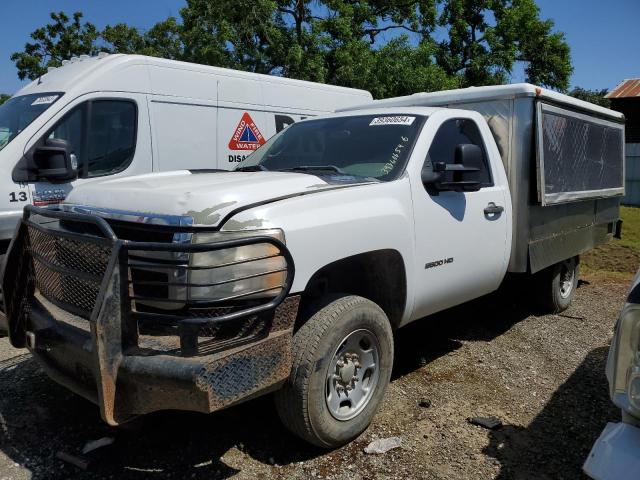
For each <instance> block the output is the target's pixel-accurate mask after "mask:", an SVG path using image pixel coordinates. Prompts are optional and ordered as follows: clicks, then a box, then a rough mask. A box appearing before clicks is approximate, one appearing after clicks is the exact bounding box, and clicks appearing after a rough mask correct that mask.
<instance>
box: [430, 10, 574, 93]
mask: <svg viewBox="0 0 640 480" xmlns="http://www.w3.org/2000/svg"><path fill="white" fill-rule="evenodd" d="M491 18H493V20H491V21H490V20H489V19H491ZM438 24H439V25H440V26H441V27H443V28H446V29H448V38H447V39H446V40H443V41H442V42H440V45H439V49H438V52H437V54H436V57H437V59H438V64H439V65H442V66H443V67H444V68H445V71H446V72H447V73H448V74H450V75H456V76H459V77H460V81H461V84H462V85H463V86H478V85H494V84H500V83H505V82H506V81H507V80H508V78H509V74H510V73H511V71H512V69H513V66H514V64H515V63H516V62H523V63H524V66H525V67H524V69H525V73H526V75H527V81H529V82H531V83H535V84H539V85H544V86H548V87H552V88H556V89H558V90H566V89H567V87H568V86H569V77H570V76H571V72H572V71H573V68H572V67H571V56H570V51H569V45H567V43H566V42H565V39H564V34H562V33H554V32H553V26H554V24H553V21H551V20H541V19H540V9H539V8H538V6H537V5H536V3H535V1H534V0H444V8H443V10H442V13H441V14H440V16H439V18H438Z"/></svg>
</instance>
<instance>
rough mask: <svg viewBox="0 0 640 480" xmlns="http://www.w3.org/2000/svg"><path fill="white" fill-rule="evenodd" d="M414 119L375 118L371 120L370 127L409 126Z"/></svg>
mask: <svg viewBox="0 0 640 480" xmlns="http://www.w3.org/2000/svg"><path fill="white" fill-rule="evenodd" d="M415 119H416V117H407V116H406V115H395V116H388V117H376V118H374V119H373V120H371V123H370V124H369V126H370V127H372V126H375V125H411V124H412V123H413V121H414V120H415Z"/></svg>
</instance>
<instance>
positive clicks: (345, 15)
mask: <svg viewBox="0 0 640 480" xmlns="http://www.w3.org/2000/svg"><path fill="white" fill-rule="evenodd" d="M51 18H52V20H53V22H52V23H51V24H49V25H47V26H45V27H43V28H40V29H38V30H36V31H35V32H33V33H32V35H31V36H32V39H33V40H34V42H33V43H27V44H26V45H25V51H24V52H16V53H15V54H13V56H12V59H13V60H14V61H15V62H16V66H17V67H18V74H19V76H20V78H25V77H29V78H36V77H38V76H39V75H41V74H42V73H43V72H44V71H46V67H47V66H57V65H59V64H60V62H61V61H62V59H64V58H68V57H69V56H71V55H78V54H83V53H89V54H90V53H95V52H97V51H98V50H105V51H109V52H118V53H139V54H144V55H152V56H159V57H164V58H171V59H179V60H185V61H190V62H196V63H202V64H208V65H217V66H222V67H227V68H235V69H240V70H246V71H251V72H257V73H265V74H275V75H283V76H287V77H292V78H299V79H304V80H311V81H317V82H325V83H331V84H337V85H343V86H349V87H357V88H364V89H367V90H370V91H371V92H372V93H373V95H374V96H375V97H378V98H379V97H387V96H394V95H404V94H410V93H414V92H416V91H431V90H440V89H447V88H456V87H461V86H470V85H486V84H496V83H505V82H506V81H508V80H509V76H510V73H511V71H512V69H513V67H514V65H515V64H516V63H517V62H523V63H524V65H525V72H526V74H527V76H528V78H529V79H530V80H531V81H532V82H535V83H539V84H542V85H545V86H549V87H552V88H557V89H560V90H563V89H566V87H567V85H568V78H569V75H570V73H571V64H570V52H569V47H568V45H567V44H566V42H565V40H564V36H563V34H561V33H556V32H553V22H551V21H550V20H542V19H540V11H539V9H538V7H537V5H536V4H535V1H534V0H409V1H407V0H387V1H382V0H361V1H353V0H313V1H311V0H216V1H213V0H186V6H185V7H184V8H182V9H181V11H180V19H176V18H173V17H170V18H168V19H167V20H165V21H163V22H160V23H158V24H156V25H154V26H153V27H152V28H151V29H149V30H147V31H145V32H141V31H140V30H138V29H137V28H135V27H132V26H129V25H126V24H124V23H120V24H116V25H113V26H107V27H105V28H104V29H103V30H102V31H101V32H99V31H97V29H96V28H95V26H94V25H92V24H90V23H84V24H82V23H81V22H80V19H81V18H82V14H80V13H76V14H74V16H73V20H70V19H69V18H68V17H67V16H66V15H65V14H64V13H62V12H60V13H57V14H52V16H51ZM436 31H438V32H446V38H445V39H443V40H441V41H436V40H435V37H436V36H439V35H436Z"/></svg>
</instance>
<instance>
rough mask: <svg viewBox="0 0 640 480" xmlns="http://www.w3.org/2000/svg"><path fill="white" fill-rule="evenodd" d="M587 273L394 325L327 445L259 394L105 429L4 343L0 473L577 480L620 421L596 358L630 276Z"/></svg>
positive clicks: (0, 348) (0, 353)
mask: <svg viewBox="0 0 640 480" xmlns="http://www.w3.org/2000/svg"><path fill="white" fill-rule="evenodd" d="M587 279H588V280H590V282H589V283H582V284H581V286H580V288H579V290H578V293H577V299H576V302H575V304H574V305H573V306H572V307H571V308H570V309H569V310H568V311H567V312H565V313H564V314H562V315H547V316H536V315H535V314H534V313H533V312H532V311H531V309H530V308H529V307H526V305H527V301H526V292H522V291H521V292H513V291H512V292H501V293H499V294H496V295H493V296H491V297H487V298H485V299H482V300H480V301H476V302H473V303H472V304H469V305H466V306H464V307H461V308H458V309H455V310H453V311H450V312H447V313H446V314H443V315H439V316H437V317H434V318H431V319H427V320H425V321H422V322H418V323H417V324H415V326H410V327H408V328H407V329H405V330H404V331H401V332H399V335H398V338H397V347H396V352H397V358H396V365H395V371H394V375H393V381H392V383H391V386H390V387H389V390H388V391H387V395H386V401H385V403H384V405H383V408H382V410H381V412H380V413H379V414H378V416H377V417H376V419H375V421H374V423H373V425H372V426H371V427H370V428H369V430H368V431H367V432H365V433H364V435H362V437H361V438H359V439H357V440H356V441H355V442H353V443H352V444H350V445H348V446H346V447H344V448H342V449H339V450H336V451H333V452H325V451H321V450H318V449H315V448H312V447H309V446H307V445H305V444H303V443H302V442H301V441H299V440H297V439H296V438H294V437H292V436H291V435H290V434H289V433H287V431H285V430H284V428H283V427H282V426H281V425H280V423H279V421H278V419H277V416H276V413H275V409H274V408H273V406H272V403H271V399H270V398H268V397H267V398H263V399H258V400H255V401H252V402H249V403H246V404H244V405H241V406H238V407H235V408H231V409H229V410H227V411H223V412H219V413H215V414H212V415H199V414H190V413H179V412H168V413H160V414H154V415H150V416H147V417H145V418H143V419H142V420H141V421H139V422H137V423H134V424H133V425H131V426H130V427H129V428H127V429H124V430H113V429H110V428H108V427H107V426H105V425H104V424H103V423H102V422H101V420H100V418H99V416H98V411H97V409H96V408H95V407H94V406H93V405H91V404H89V403H88V402H86V401H85V400H83V399H81V398H80V397H78V396H75V395H74V394H72V393H70V392H68V391H66V390H65V389H64V388H62V387H60V386H58V385H56V384H55V383H53V382H52V381H50V380H49V379H48V378H47V377H46V376H45V375H44V374H43V373H42V372H41V371H40V369H39V368H38V367H37V365H36V364H35V363H34V361H33V360H32V359H31V358H30V357H29V355H28V354H26V352H25V351H18V350H13V349H12V348H11V347H9V346H8V343H7V341H6V339H2V340H0V392H1V393H0V429H1V430H0V479H2V478H12V479H13V478H17V479H22V478H34V479H40V478H42V479H44V478H46V479H58V478H59V479H63V478H64V479H66V478H74V479H89V478H207V479H211V478H229V477H233V478H238V479H245V478H247V479H248V478H265V479H271V478H273V479H289V478H300V479H308V478H313V477H318V478H336V479H341V478H345V479H346V478H349V479H351V478H354V479H373V478H381V479H382V478H402V479H406V478H412V479H413V478H434V479H451V478H456V479H458V478H465V479H466V478H473V479H485V478H501V479H511V478H514V479H547V478H549V479H551V478H553V479H558V478H567V479H569V478H570V479H573V478H580V476H581V465H582V462H583V461H584V458H585V456H586V455H587V453H588V451H589V449H590V447H591V444H592V443H593V441H594V440H595V439H596V438H597V436H598V435H599V433H600V431H601V430H602V428H603V427H604V425H605V423H606V422H607V421H610V420H617V419H618V417H619V413H618V412H617V411H616V410H615V408H614V407H613V406H612V405H611V404H610V402H609V399H608V396H607V386H606V380H605V378H604V362H605V357H606V353H607V346H608V344H609V341H610V338H611V334H612V328H613V325H614V322H615V319H616V317H617V315H618V313H619V311H620V309H621V307H622V304H623V301H624V297H625V294H626V290H627V288H628V285H629V283H628V280H629V278H615V279H607V278H605V277H602V276H594V277H593V278H592V279H590V278H589V277H587ZM504 298H509V299H510V301H508V302H506V304H505V302H504ZM421 400H428V401H430V402H431V406H430V407H428V408H425V407H422V406H420V405H419V403H420V401H421ZM475 415H495V416H497V417H499V418H500V419H501V420H502V422H503V423H504V426H503V427H502V428H501V429H498V430H495V431H490V430H485V429H483V428H481V427H477V426H473V425H471V424H469V423H468V422H467V418H468V417H470V416H475ZM103 436H113V437H115V443H114V444H113V445H112V446H110V447H105V448H103V449H100V450H96V451H94V452H93V453H91V454H89V455H87V457H86V458H88V459H90V460H91V463H90V465H89V468H88V470H86V471H83V470H81V469H78V468H77V467H75V466H71V465H69V464H66V463H64V462H62V461H60V460H57V459H56V457H55V455H56V452H58V451H65V452H68V453H70V454H79V453H80V450H81V449H82V447H83V445H84V444H85V443H86V442H87V441H89V440H95V439H97V438H100V437H103ZM388 436H400V437H402V440H403V443H402V447H401V448H400V449H396V450H392V451H390V452H388V453H386V454H384V455H379V456H374V455H367V454H365V453H363V448H364V447H365V446H366V445H367V444H368V443H369V442H370V441H372V440H373V439H376V438H382V437H388Z"/></svg>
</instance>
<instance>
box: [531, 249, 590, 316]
mask: <svg viewBox="0 0 640 480" xmlns="http://www.w3.org/2000/svg"><path fill="white" fill-rule="evenodd" d="M579 277H580V262H579V257H573V258H570V259H568V260H564V261H562V262H560V263H557V264H555V265H553V266H551V267H549V268H547V269H545V270H543V271H542V272H539V273H537V274H536V282H537V284H538V291H539V294H540V304H541V307H542V308H544V310H545V311H548V312H551V313H560V312H563V311H564V310H566V309H567V308H569V305H571V302H572V301H573V298H574V296H575V293H576V289H577V288H578V278H579Z"/></svg>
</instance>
